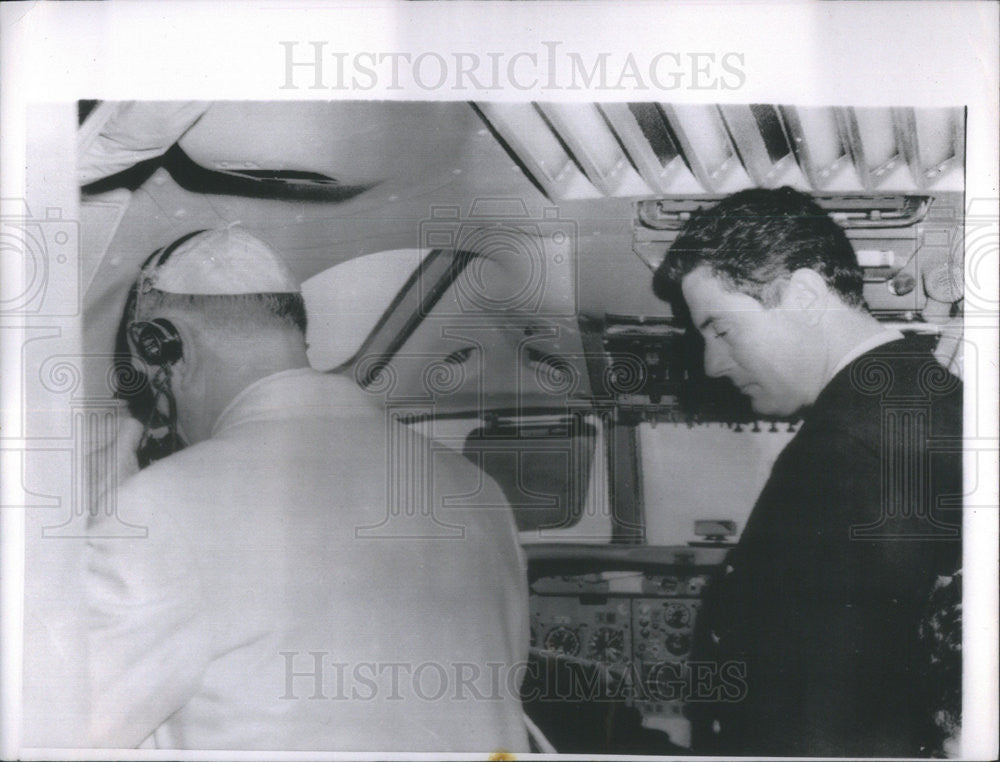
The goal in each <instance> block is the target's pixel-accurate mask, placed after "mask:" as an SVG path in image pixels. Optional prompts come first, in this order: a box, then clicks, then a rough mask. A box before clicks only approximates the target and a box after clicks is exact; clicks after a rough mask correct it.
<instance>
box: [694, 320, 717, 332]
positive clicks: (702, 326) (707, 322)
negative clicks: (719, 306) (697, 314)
mask: <svg viewBox="0 0 1000 762" xmlns="http://www.w3.org/2000/svg"><path fill="white" fill-rule="evenodd" d="M714 322H715V318H714V317H707V318H705V319H704V320H702V321H701V323H700V324H699V325H698V330H699V331H704V330H705V329H706V328H708V327H709V326H710V325H712V323H714Z"/></svg>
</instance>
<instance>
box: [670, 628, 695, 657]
mask: <svg viewBox="0 0 1000 762" xmlns="http://www.w3.org/2000/svg"><path fill="white" fill-rule="evenodd" d="M690 648H691V636H690V635H688V634H687V633H686V632H672V633H670V634H669V635H667V650H668V651H670V653H672V654H673V655H674V656H680V655H681V654H685V653H687V652H688V649H690Z"/></svg>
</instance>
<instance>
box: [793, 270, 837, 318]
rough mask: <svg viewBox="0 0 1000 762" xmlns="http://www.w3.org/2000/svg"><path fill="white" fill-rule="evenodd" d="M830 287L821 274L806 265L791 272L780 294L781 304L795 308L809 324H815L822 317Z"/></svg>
mask: <svg viewBox="0 0 1000 762" xmlns="http://www.w3.org/2000/svg"><path fill="white" fill-rule="evenodd" d="M829 294H830V287H829V286H828V285H827V284H826V281H825V280H823V276H822V275H820V274H819V273H818V272H816V271H815V270H811V269H809V268H807V267H803V268H800V269H798V270H796V271H795V272H793V273H792V276H791V278H789V279H788V283H787V285H786V286H785V290H784V293H783V294H782V295H781V306H782V307H784V308H785V309H790V310H795V311H796V312H798V313H799V314H800V315H801V316H802V319H803V320H805V322H806V323H807V324H809V325H816V324H817V323H818V322H819V321H820V319H821V318H822V317H823V311H824V309H825V307H826V303H827V297H828V296H829Z"/></svg>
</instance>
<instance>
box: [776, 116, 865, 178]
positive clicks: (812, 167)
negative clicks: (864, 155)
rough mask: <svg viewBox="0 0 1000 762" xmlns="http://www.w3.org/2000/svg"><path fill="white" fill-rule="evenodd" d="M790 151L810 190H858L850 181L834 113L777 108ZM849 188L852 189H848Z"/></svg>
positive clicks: (847, 156) (845, 154)
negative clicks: (790, 147) (789, 144)
mask: <svg viewBox="0 0 1000 762" xmlns="http://www.w3.org/2000/svg"><path fill="white" fill-rule="evenodd" d="M779 113H780V115H781V117H782V120H783V121H784V124H785V126H786V128H787V129H788V134H789V138H790V139H791V145H792V150H793V152H794V153H795V159H796V161H797V162H798V163H799V167H800V168H801V169H802V172H803V173H804V174H805V176H806V177H807V178H808V180H809V182H810V184H811V185H812V187H813V189H814V190H823V189H824V188H828V187H830V186H832V185H835V187H836V188H837V189H838V190H840V191H844V190H847V191H850V190H860V185H859V184H858V183H857V181H856V180H855V179H854V178H851V177H850V174H851V173H850V169H851V161H850V156H849V155H848V153H847V150H846V149H845V146H844V143H843V141H842V139H841V132H840V130H839V129H838V127H837V116H836V114H835V113H834V109H832V108H828V107H817V108H798V107H794V106H781V107H780V108H779ZM852 186H853V187H852Z"/></svg>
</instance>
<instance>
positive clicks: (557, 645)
mask: <svg viewBox="0 0 1000 762" xmlns="http://www.w3.org/2000/svg"><path fill="white" fill-rule="evenodd" d="M545 650H546V651H555V652H556V653H561V654H566V655H567V656H576V655H577V654H578V653H580V638H578V637H577V636H576V633H575V632H573V630H571V629H570V628H569V627H564V626H559V627H554V628H553V629H551V630H549V633H548V635H546V636H545Z"/></svg>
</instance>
